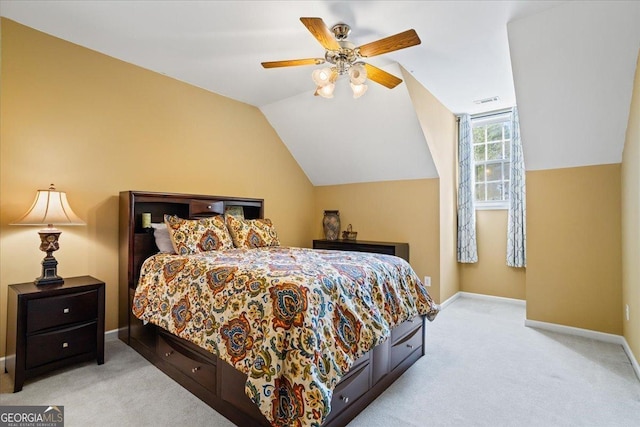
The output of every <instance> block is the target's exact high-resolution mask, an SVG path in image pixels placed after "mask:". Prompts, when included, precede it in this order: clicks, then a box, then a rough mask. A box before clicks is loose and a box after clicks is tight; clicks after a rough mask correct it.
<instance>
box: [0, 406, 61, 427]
mask: <svg viewBox="0 0 640 427" xmlns="http://www.w3.org/2000/svg"><path fill="white" fill-rule="evenodd" d="M0 427H64V406H0Z"/></svg>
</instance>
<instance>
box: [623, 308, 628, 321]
mask: <svg viewBox="0 0 640 427" xmlns="http://www.w3.org/2000/svg"><path fill="white" fill-rule="evenodd" d="M624 315H625V317H626V318H627V321H628V320H629V304H625V308H624Z"/></svg>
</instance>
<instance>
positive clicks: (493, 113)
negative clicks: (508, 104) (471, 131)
mask: <svg viewBox="0 0 640 427" xmlns="http://www.w3.org/2000/svg"><path fill="white" fill-rule="evenodd" d="M511 110H512V108H503V109H501V110H494V111H487V112H486V113H478V114H471V116H470V117H471V118H472V119H483V118H485V117H491V116H499V115H501V114H505V113H510V112H511Z"/></svg>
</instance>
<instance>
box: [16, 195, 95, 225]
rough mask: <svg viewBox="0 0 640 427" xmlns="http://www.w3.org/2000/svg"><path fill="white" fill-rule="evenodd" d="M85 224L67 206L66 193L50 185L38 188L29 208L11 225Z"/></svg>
mask: <svg viewBox="0 0 640 427" xmlns="http://www.w3.org/2000/svg"><path fill="white" fill-rule="evenodd" d="M53 224H55V225H85V222H84V221H83V220H81V219H80V218H79V217H78V216H77V215H76V214H75V213H74V212H73V210H72V209H71V206H69V202H68V201H67V193H65V192H64V191H56V189H55V188H54V187H53V186H52V187H50V188H49V189H48V190H38V192H37V193H36V199H35V200H34V201H33V204H32V205H31V208H29V210H28V211H27V213H26V214H24V215H23V216H22V217H21V218H20V219H18V220H16V221H14V222H13V223H12V225H50V226H51V225H53Z"/></svg>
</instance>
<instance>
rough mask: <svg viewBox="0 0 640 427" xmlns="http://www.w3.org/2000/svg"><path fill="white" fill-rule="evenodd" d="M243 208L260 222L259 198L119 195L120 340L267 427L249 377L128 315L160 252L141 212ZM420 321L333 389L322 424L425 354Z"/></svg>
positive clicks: (399, 330) (185, 214)
mask: <svg viewBox="0 0 640 427" xmlns="http://www.w3.org/2000/svg"><path fill="white" fill-rule="evenodd" d="M229 206H240V207H242V209H243V211H244V215H245V218H247V219H253V218H263V216H264V200H262V199H251V198H240V197H219V196H204V195H194V194H171V193H154V192H143V191H123V192H121V193H120V263H119V264H120V267H119V301H118V305H119V316H118V320H119V321H118V323H119V330H118V337H119V338H120V339H121V340H122V341H124V342H125V343H127V344H128V345H129V346H131V347H132V348H133V349H135V350H136V351H137V352H138V353H140V354H141V355H142V356H144V357H145V358H146V359H147V360H149V361H150V362H151V363H153V364H154V365H155V366H156V367H158V368H159V369H160V370H161V371H163V372H164V373H165V374H167V375H168V376H170V377H171V378H173V379H174V380H175V381H177V382H178V383H179V384H181V385H182V386H183V387H184V388H186V389H187V390H189V391H190V392H191V393H193V394H194V395H195V396H197V397H198V398H200V399H201V400H202V401H204V402H205V403H207V404H208V405H209V406H211V407H212V408H213V409H215V410H216V411H218V412H219V413H220V414H222V415H223V416H225V417H226V418H228V419H229V420H231V421H232V422H234V423H235V424H237V425H241V426H269V425H270V424H269V422H268V421H267V419H266V418H265V417H264V416H263V415H262V413H261V412H260V411H259V410H258V407H257V406H256V405H254V404H253V402H251V400H250V399H249V398H248V397H247V396H246V395H245V393H244V384H245V381H246V378H247V376H246V375H245V374H243V373H241V372H239V371H237V370H236V369H235V368H233V367H232V366H231V365H229V364H228V363H226V362H225V361H223V360H221V359H218V358H217V357H216V356H215V355H213V354H211V353H209V352H208V351H206V350H203V349H202V348H200V347H198V346H196V345H194V344H192V343H190V342H188V341H186V340H183V339H181V338H178V337H176V336H175V335H172V334H171V333H169V332H167V331H165V330H163V329H161V328H158V327H156V326H155V325H151V324H147V325H143V323H142V321H140V320H139V319H137V318H136V317H135V316H134V315H133V313H132V311H131V307H132V302H133V296H134V293H135V288H136V286H137V283H138V277H139V274H140V267H141V266H142V263H143V262H144V260H145V259H146V258H148V257H149V256H151V255H152V254H155V253H157V252H158V248H157V247H156V244H155V240H154V237H153V233H152V232H150V231H149V230H147V229H143V228H142V213H143V212H144V213H151V220H152V222H162V221H163V216H164V214H165V213H166V214H175V215H178V216H180V217H182V218H199V217H206V216H212V215H220V214H223V213H224V212H225V209H226V208H227V207H229ZM425 333H426V328H425V318H424V316H420V317H416V318H414V319H411V320H408V321H406V322H404V323H402V324H401V325H398V326H397V327H396V328H394V329H393V330H392V333H391V338H390V339H389V340H387V341H385V342H384V343H382V344H380V345H378V346H377V347H375V348H373V349H372V350H371V351H369V352H368V353H367V354H365V355H364V356H362V357H361V358H360V359H358V360H357V361H356V362H355V363H354V365H353V366H352V367H351V369H350V370H349V372H348V373H347V374H346V375H345V376H344V377H343V378H342V380H341V381H340V383H339V384H338V386H337V387H336V389H335V391H334V395H333V400H332V401H331V407H332V410H331V413H330V414H329V417H328V418H327V420H326V421H325V423H324V424H323V426H330V427H335V426H343V425H345V424H347V423H348V422H349V421H350V420H352V419H353V418H354V417H355V416H356V415H357V414H358V413H360V412H361V411H362V410H363V409H364V408H365V407H366V406H367V405H368V404H369V403H371V402H372V401H373V400H374V399H375V398H376V397H378V396H379V395H380V394H381V393H382V392H383V391H384V390H385V389H386V388H387V387H388V386H389V385H390V384H391V383H393V382H394V381H395V380H396V379H397V378H398V377H399V376H400V375H401V374H402V373H403V372H404V371H406V370H407V369H408V368H409V367H410V366H411V365H413V363H415V361H416V360H418V359H419V358H420V357H422V356H423V355H424V351H425Z"/></svg>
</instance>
